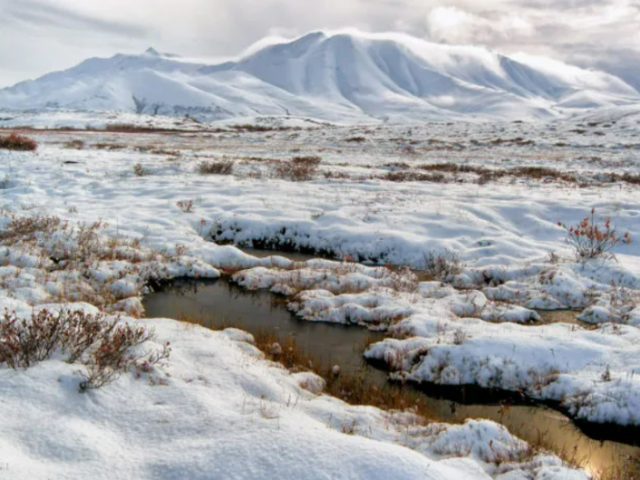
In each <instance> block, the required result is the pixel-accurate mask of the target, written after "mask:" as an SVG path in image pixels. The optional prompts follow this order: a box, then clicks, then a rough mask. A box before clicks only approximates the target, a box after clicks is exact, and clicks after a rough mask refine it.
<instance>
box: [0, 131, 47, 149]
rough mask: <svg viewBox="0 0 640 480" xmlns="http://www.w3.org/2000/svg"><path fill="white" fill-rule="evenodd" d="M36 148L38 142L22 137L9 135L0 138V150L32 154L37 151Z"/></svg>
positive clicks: (13, 134) (15, 134) (14, 134)
mask: <svg viewBox="0 0 640 480" xmlns="http://www.w3.org/2000/svg"><path fill="white" fill-rule="evenodd" d="M37 148H38V142H36V141H35V140H34V139H32V138H29V137H27V136H24V135H18V134H17V133H11V134H9V136H6V137H5V136H0V149H4V150H16V151H23V152H32V151H35V150H37Z"/></svg>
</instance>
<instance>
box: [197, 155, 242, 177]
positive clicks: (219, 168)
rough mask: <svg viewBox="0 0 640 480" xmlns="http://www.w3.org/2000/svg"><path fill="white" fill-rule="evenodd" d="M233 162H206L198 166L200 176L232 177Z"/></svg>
mask: <svg viewBox="0 0 640 480" xmlns="http://www.w3.org/2000/svg"><path fill="white" fill-rule="evenodd" d="M234 165H235V162H234V161H233V160H226V159H225V160H219V161H210V162H208V161H204V162H200V164H199V165H198V173H199V174H200V175H231V174H233V167H234Z"/></svg>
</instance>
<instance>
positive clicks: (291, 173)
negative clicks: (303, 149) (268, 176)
mask: <svg viewBox="0 0 640 480" xmlns="http://www.w3.org/2000/svg"><path fill="white" fill-rule="evenodd" d="M321 161H322V158H320V157H318V156H308V157H293V158H292V159H291V160H289V161H284V162H281V163H279V164H278V165H276V168H275V176H276V178H283V179H285V180H291V181H292V182H305V181H309V180H312V179H313V176H314V175H315V174H316V173H317V171H318V165H319V164H320V162H321Z"/></svg>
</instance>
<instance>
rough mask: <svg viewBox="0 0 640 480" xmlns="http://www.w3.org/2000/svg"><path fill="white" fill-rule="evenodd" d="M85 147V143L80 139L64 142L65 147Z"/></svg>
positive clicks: (78, 148) (75, 148)
mask: <svg viewBox="0 0 640 480" xmlns="http://www.w3.org/2000/svg"><path fill="white" fill-rule="evenodd" d="M84 147H85V143H84V141H83V140H80V139H75V140H69V141H68V142H66V143H65V144H64V148H68V149H70V150H84Z"/></svg>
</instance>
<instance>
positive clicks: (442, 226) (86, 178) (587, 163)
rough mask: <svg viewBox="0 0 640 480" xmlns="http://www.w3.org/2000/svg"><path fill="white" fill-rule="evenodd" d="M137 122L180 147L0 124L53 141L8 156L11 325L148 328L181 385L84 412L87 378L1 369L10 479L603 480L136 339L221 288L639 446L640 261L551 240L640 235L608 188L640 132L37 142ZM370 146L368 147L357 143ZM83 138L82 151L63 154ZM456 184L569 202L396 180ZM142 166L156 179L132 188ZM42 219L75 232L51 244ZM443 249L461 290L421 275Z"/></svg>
mask: <svg viewBox="0 0 640 480" xmlns="http://www.w3.org/2000/svg"><path fill="white" fill-rule="evenodd" d="M11 115H14V114H12V113H5V112H3V113H2V114H0V117H5V116H7V117H8V116H11ZM122 118H128V119H130V121H131V123H134V124H136V125H148V123H147V122H152V125H164V126H165V127H161V128H169V129H173V128H177V127H179V126H180V125H179V124H178V120H177V119H175V118H174V119H170V118H165V117H161V116H157V117H153V118H151V117H135V116H132V114H115V113H113V114H101V116H97V117H92V116H91V114H89V113H87V112H80V113H74V112H69V111H65V112H51V111H50V112H47V113H43V114H38V113H36V112H29V113H23V114H19V115H18V116H16V117H11V120H8V121H5V123H7V124H13V125H20V124H23V125H24V123H21V122H29V123H32V124H33V125H35V126H38V127H40V128H41V130H32V131H24V132H22V133H27V134H29V135H31V136H33V137H34V138H36V139H37V140H38V142H39V144H40V147H39V149H38V151H37V152H35V153H27V152H9V151H0V179H2V180H1V185H2V189H1V190H0V226H1V229H0V239H1V240H2V243H3V245H2V247H1V248H0V307H1V308H3V309H5V308H6V309H8V310H11V311H16V313H17V314H18V315H21V316H25V317H28V316H29V315H30V314H31V312H32V309H33V308H48V309H52V310H56V309H60V308H62V306H63V305H67V306H68V305H69V304H71V305H72V306H77V307H81V308H85V309H94V310H95V309H96V308H99V309H100V310H101V311H103V312H105V313H107V314H113V315H116V314H120V315H122V321H129V322H134V321H135V322H140V323H141V324H144V325H148V326H149V327H151V328H154V329H155V331H156V333H157V339H156V340H155V341H156V342H157V343H158V344H162V343H163V342H165V341H170V342H171V344H172V347H173V353H172V356H171V358H170V360H169V362H168V363H167V365H166V366H163V367H159V374H160V375H161V376H162V378H163V379H165V380H166V383H167V385H155V386H151V385H148V384H147V382H145V381H144V380H143V379H142V380H141V379H138V380H137V379H136V378H135V375H133V374H130V375H129V374H127V375H124V376H123V377H122V378H120V379H119V380H118V381H117V382H115V383H114V384H112V385H109V386H107V387H105V388H103V389H100V390H97V391H91V392H87V393H85V394H79V393H78V392H77V385H78V382H79V376H78V373H77V369H78V366H77V365H76V366H73V365H67V364H65V363H64V362H62V361H60V360H59V359H55V358H54V359H52V360H50V361H46V362H42V363H41V364H39V365H37V366H35V367H33V368H30V369H28V370H26V371H17V372H14V371H12V370H9V369H7V368H5V367H3V368H0V375H1V376H2V381H1V382H0V398H1V399H2V404H3V407H4V408H5V411H6V412H7V413H6V415H5V416H4V417H3V421H2V422H0V432H1V433H0V451H2V452H3V455H2V457H3V458H2V461H1V462H0V465H1V468H2V469H3V470H0V473H5V472H6V473H7V475H9V476H10V478H30V479H31V478H51V477H52V476H55V478H78V477H82V476H84V477H89V478H118V477H121V478H126V477H127V476H129V477H130V476H131V475H132V472H133V474H134V475H135V476H136V478H176V477H180V478H215V477H216V475H217V476H225V477H230V478H256V477H257V476H261V474H262V473H264V472H268V474H267V476H281V477H285V478H289V477H292V478H293V477H296V478H300V477H304V478H309V477H312V476H315V477H317V478H327V477H330V478H362V477H365V478H414V477H415V478H418V477H420V478H442V479H447V478H452V479H454V478H455V479H457V478H478V479H482V478H502V479H514V478H515V479H521V478H522V479H524V478H531V477H533V478H557V479H560V478H576V479H577V478H588V477H587V476H586V474H585V473H584V472H582V471H579V470H568V469H567V468H566V467H564V466H563V465H562V464H561V462H560V460H559V459H558V458H556V457H554V456H552V455H549V454H537V453H534V455H533V458H532V457H531V456H528V455H527V454H525V450H527V447H526V446H525V445H524V444H523V443H521V442H520V441H519V440H517V439H515V438H514V437H512V436H511V435H510V434H509V433H508V432H506V431H505V430H504V429H503V428H502V427H499V426H498V425H496V424H494V423H492V422H488V421H483V420H469V421H467V422H466V423H465V424H464V425H457V426H450V425H441V424H427V425H424V424H423V423H422V422H419V421H418V420H417V419H416V418H415V416H412V415H411V414H410V413H407V412H404V413H400V412H382V411H380V410H377V409H374V408H369V407H355V406H348V405H346V404H344V403H342V402H340V401H338V400H336V399H333V398H330V397H327V396H325V395H318V392H320V391H321V388H322V379H320V378H318V377H316V376H314V375H313V374H311V373H308V372H298V373H295V374H291V373H290V372H288V371H286V370H284V369H283V368H282V367H280V366H278V365H275V364H271V363H269V362H267V361H265V360H264V359H263V358H262V356H261V354H259V353H258V352H257V350H256V349H255V348H254V347H253V346H252V345H251V337H250V336H249V335H248V334H246V333H243V332H241V331H238V330H227V331H225V332H213V331H209V330H206V329H202V328H200V327H196V326H192V325H188V324H184V323H180V322H176V321H173V320H168V319H138V320H134V318H133V317H140V316H142V313H143V312H142V305H141V302H140V298H141V296H142V295H143V294H144V293H145V292H146V291H148V290H147V289H148V286H149V284H151V285H153V284H154V282H157V281H161V280H163V279H170V278H174V277H178V276H190V277H196V278H202V277H206V278H216V277H217V276H219V275H220V273H221V272H222V271H226V272H228V273H230V274H232V275H233V279H234V280H235V281H237V282H238V283H239V284H241V285H242V286H243V287H246V288H255V289H257V288H267V289H271V290H273V291H275V292H279V293H281V294H285V295H288V296H289V307H290V308H291V309H292V310H293V311H295V312H296V313H297V314H298V315H299V316H300V317H301V318H303V319H305V320H309V321H327V322H335V323H352V324H357V325H361V326H363V327H367V328H372V329H376V330H382V331H386V332H387V333H388V334H389V338H387V339H385V340H383V341H381V342H378V343H376V344H374V345H372V346H371V347H370V348H369V349H368V351H367V353H366V355H367V356H368V357H370V358H377V359H380V360H383V361H386V362H388V363H389V365H390V366H391V367H392V369H393V373H392V375H393V376H395V377H397V378H402V379H406V380H411V381H416V382H425V381H427V382H437V383H442V384H454V385H456V384H463V383H473V384H478V385H481V386H485V387H492V388H501V389H508V390H514V391H518V392H521V393H523V394H524V395H526V396H528V397H529V398H533V399H536V400H545V401H550V402H553V403H555V404H557V405H558V406H559V407H560V408H562V409H565V410H566V411H567V412H568V413H569V414H570V415H571V416H572V417H574V418H578V419H582V420H586V421H592V422H612V423H618V424H621V425H635V426H637V425H638V423H640V418H638V416H637V412H638V411H640V381H639V380H638V378H639V377H638V375H637V373H639V372H640V363H639V359H640V356H639V355H638V345H640V330H639V329H638V325H640V314H639V313H638V309H639V308H640V307H639V306H638V294H639V293H640V268H639V267H640V261H639V260H638V259H639V257H640V247H639V246H638V245H639V244H638V242H637V241H633V242H632V243H630V244H621V245H618V246H617V247H616V248H615V249H614V253H615V254H616V259H596V260H593V261H588V262H577V261H576V260H575V257H574V256H573V255H572V252H571V250H570V248H569V247H568V246H567V244H566V243H565V241H564V238H565V231H564V230H563V229H562V228H561V227H559V226H558V224H557V223H558V222H563V223H566V224H575V223H577V222H579V221H580V220H581V219H582V218H583V217H584V216H585V215H586V214H588V212H589V211H590V210H591V208H592V207H595V208H596V209H597V212H598V215H599V216H611V217H612V221H613V223H614V224H615V225H616V226H617V227H618V229H619V231H627V230H628V231H629V232H630V234H631V236H632V238H633V239H634V240H635V239H638V238H640V222H638V221H637V219H638V217H639V216H640V210H639V208H638V205H640V198H639V196H640V194H639V193H638V189H637V185H635V184H632V183H628V182H625V181H622V180H615V179H611V177H610V173H611V172H615V173H619V174H622V173H628V174H633V173H635V172H637V171H638V160H639V157H638V151H639V150H638V142H637V138H636V137H635V136H636V135H637V124H636V123H635V119H634V118H633V116H622V117H620V118H619V120H617V123H615V124H611V125H609V126H604V125H597V126H589V125H586V124H583V123H581V122H582V120H579V119H578V120H571V121H568V120H562V121H553V122H549V123H523V124H520V123H501V124H462V123H456V124H453V125H448V124H442V123H430V124H423V125H395V126H394V125H384V126H380V125H367V126H363V127H350V126H338V125H333V124H329V125H327V124H322V123H321V122H315V121H313V120H310V119H306V118H296V119H283V118H268V119H266V118H261V119H258V120H255V121H256V122H257V123H258V124H260V125H262V126H266V127H269V126H272V127H274V128H273V129H272V130H271V131H266V132H242V131H236V130H234V129H232V128H231V127H232V126H233V125H234V123H229V122H225V123H223V124H218V125H216V124H193V123H189V124H188V125H185V126H188V130H187V129H185V131H184V132H179V133H173V134H167V133H165V132H160V133H152V132H140V133H127V134H121V133H114V132H106V131H91V130H81V131H49V130H46V129H47V128H51V127H55V126H64V125H65V124H67V123H70V124H72V125H76V126H82V125H84V124H86V123H89V122H94V123H95V125H99V124H101V125H106V124H108V123H110V122H111V123H122ZM243 121H247V122H248V121H254V120H248V119H247V120H243ZM12 122H15V123H12ZM283 126H284V127H290V128H289V129H287V128H284V129H283V128H281V127H283ZM580 132H582V133H580ZM359 136H362V137H364V139H365V140H364V141H363V142H353V141H348V140H349V139H350V138H353V137H359ZM498 138H500V139H515V138H522V139H524V140H532V141H533V143H532V144H528V145H526V146H523V145H521V143H522V141H502V142H495V140H496V139H498ZM74 139H81V140H83V141H84V142H85V145H84V148H83V149H81V150H76V149H73V148H66V146H65V144H66V143H67V142H69V141H71V140H74ZM100 144H107V145H112V146H114V148H111V149H110V148H103V147H100V146H99V145H100ZM406 145H411V146H412V150H411V151H410V152H408V151H407V150H406V149H405V148H404V146H406ZM304 155H320V156H321V157H322V161H321V163H320V166H319V170H318V172H316V173H315V174H313V175H312V180H311V181H305V182H292V181H289V180H286V179H282V178H277V175H275V174H274V166H277V165H279V162H282V161H288V160H289V159H290V158H291V157H293V156H304ZM223 158H226V159H230V160H232V161H234V162H235V164H234V167H233V175H201V174H199V173H198V165H199V163H200V162H201V161H204V160H207V161H216V160H221V159H223ZM505 160H508V161H505ZM443 161H451V162H456V163H460V164H464V165H467V166H476V167H477V166H483V167H486V168H489V169H492V170H498V169H503V168H514V167H518V166H528V167H546V168H554V169H558V170H559V171H562V172H565V173H566V172H571V174H572V175H575V176H576V181H567V180H563V179H562V178H556V177H554V176H552V175H544V176H542V177H540V178H536V177H535V176H534V177H531V176H526V175H525V176H523V175H511V174H510V175H507V176H502V177H498V178H495V179H490V180H488V181H486V182H485V181H482V182H481V181H479V180H478V179H477V176H476V175H475V174H473V173H465V172H462V173H457V174H452V173H450V172H445V174H443V175H444V180H440V181H389V180H388V179H387V178H386V177H385V175H386V174H387V173H388V172H389V171H392V170H399V171H428V170H427V169H428V168H430V167H432V166H433V165H437V164H440V163H442V162H443ZM138 163H139V164H141V165H142V166H143V167H144V170H145V171H146V174H145V175H143V176H137V175H135V174H134V169H133V167H134V165H136V164H138ZM403 163H404V164H406V166H403V165H402V164H403ZM325 174H326V175H325ZM181 200H193V201H194V211H193V212H192V213H186V212H183V211H182V210H181V209H180V208H179V207H178V206H177V205H176V202H178V201H181ZM51 216H56V217H59V218H60V223H55V224H52V225H53V226H51V225H49V224H48V223H47V222H46V221H45V219H46V218H50V217H51ZM12 219H25V221H26V222H27V225H28V222H29V221H34V219H39V221H40V222H44V223H41V224H39V225H40V228H38V229H36V231H35V232H31V233H29V232H28V231H27V233H26V234H24V235H23V236H22V237H20V239H19V240H18V241H14V240H11V238H13V237H5V235H7V232H11V228H13V227H12ZM96 222H99V225H100V226H99V227H95V228H93V227H91V226H92V225H95V223H96ZM49 223H50V222H49ZM47 225H49V226H47ZM27 230H28V229H27ZM23 233H24V232H23ZM225 242H235V243H242V244H244V245H245V246H247V247H251V246H254V247H255V246H258V245H259V244H260V242H262V243H263V244H268V243H269V242H272V244H274V245H278V246H282V247H287V248H293V249H298V250H299V249H303V248H304V249H310V250H314V251H317V252H323V251H324V252H326V253H331V254H334V255H336V256H338V257H341V258H342V260H343V261H330V260H312V261H305V262H294V261H292V260H288V259H286V258H284V257H282V256H273V257H267V258H256V257H254V256H252V255H249V254H247V253H244V252H242V251H240V250H238V249H237V248H236V247H234V246H231V245H222V244H223V243H225ZM444 249H449V250H454V251H456V252H458V253H459V255H460V258H461V261H462V268H461V271H460V273H458V274H456V275H453V276H452V278H451V279H449V280H450V284H441V283H440V282H439V281H434V280H433V279H430V278H425V276H424V272H420V269H422V268H424V267H425V255H426V254H428V253H429V252H431V251H432V250H436V251H438V252H441V251H444ZM550 253H554V256H550ZM351 260H358V261H368V263H369V264H368V265H363V264H359V263H354V262H352V261H351ZM374 263H375V264H378V265H374ZM387 263H393V264H395V266H396V267H397V266H398V265H409V266H411V267H413V268H414V269H415V270H417V271H415V272H414V271H412V270H409V269H406V268H387V267H385V266H384V265H385V264H387ZM533 308H542V309H566V308H573V309H577V310H579V312H577V313H581V314H582V317H581V318H583V319H584V320H589V321H591V322H593V324H592V325H589V324H586V323H584V322H583V323H579V322H576V323H572V324H568V323H555V324H544V322H542V321H541V319H540V315H539V313H538V312H536V311H534V310H532V309H533ZM25 399H28V401H26V400H25ZM71 407H72V408H71ZM132 419H135V421H132ZM352 430H353V432H352V433H353V435H347V434H345V432H346V433H349V432H351V431H352ZM527 451H528V450H527ZM328 459H331V461H328ZM505 459H506V460H505ZM105 465H108V467H109V468H108V469H105ZM212 472H213V473H212ZM465 475H466V477H465Z"/></svg>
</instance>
